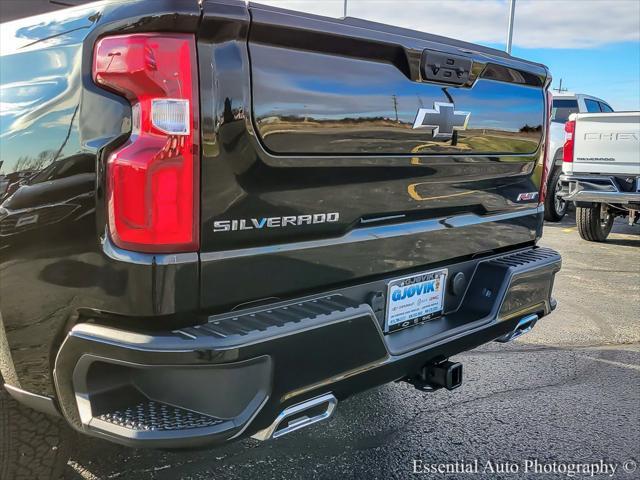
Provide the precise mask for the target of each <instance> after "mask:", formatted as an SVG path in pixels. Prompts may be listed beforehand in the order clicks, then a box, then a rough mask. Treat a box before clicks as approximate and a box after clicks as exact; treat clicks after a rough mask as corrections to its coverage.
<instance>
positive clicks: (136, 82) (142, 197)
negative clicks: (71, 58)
mask: <svg viewBox="0 0 640 480" xmlns="http://www.w3.org/2000/svg"><path fill="white" fill-rule="evenodd" d="M196 68H197V67H196V52H195V38H194V36H193V35H189V34H174V33H167V34H164V33H163V34H155V33H151V34H133V35H118V36H113V37H105V38H103V39H101V40H99V41H98V42H97V43H96V46H95V52H94V61H93V79H94V81H95V82H96V83H97V84H98V85H100V86H102V87H105V88H107V89H109V90H113V91H114V92H116V93H118V94H120V95H123V96H124V97H126V98H127V99H128V100H129V102H130V103H131V107H132V109H131V110H132V123H133V125H132V129H131V137H130V138H129V140H127V142H126V143H125V144H124V145H122V146H121V147H120V148H118V149H117V150H116V151H114V152H113V153H111V155H110V156H109V158H108V160H107V172H106V176H107V211H108V221H109V233H110V234H111V238H112V240H113V242H114V243H115V244H116V245H118V246H119V247H121V248H125V249H128V250H136V251H142V252H185V251H194V250H197V249H198V236H199V232H198V224H199V221H198V220H199V218H198V217H199V215H198V197H197V195H198V193H199V187H198V185H199V162H198V158H199V152H198V146H199V134H198V128H199V125H198V117H199V112H198V110H199V107H198V89H197V78H196V77H197V73H196V72H197V70H196Z"/></svg>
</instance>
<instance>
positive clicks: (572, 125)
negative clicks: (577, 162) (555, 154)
mask: <svg viewBox="0 0 640 480" xmlns="http://www.w3.org/2000/svg"><path fill="white" fill-rule="evenodd" d="M575 131H576V121H575V120H569V121H568V122H567V123H565V124H564V145H563V147H562V161H563V162H573V142H574V139H573V136H574V134H575Z"/></svg>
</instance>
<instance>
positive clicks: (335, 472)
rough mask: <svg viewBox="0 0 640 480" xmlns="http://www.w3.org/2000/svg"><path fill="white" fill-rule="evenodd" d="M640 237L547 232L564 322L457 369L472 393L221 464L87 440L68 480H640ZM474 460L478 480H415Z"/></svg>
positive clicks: (382, 404)
mask: <svg viewBox="0 0 640 480" xmlns="http://www.w3.org/2000/svg"><path fill="white" fill-rule="evenodd" d="M639 233H640V228H638V227H629V226H627V225H625V224H624V223H617V224H616V225H615V226H614V230H613V233H612V234H611V236H610V238H609V241H608V242H607V243H604V244H594V243H588V242H585V241H583V240H581V239H580V237H579V236H578V233H577V231H576V229H575V223H574V218H573V215H570V216H569V217H567V218H566V219H565V220H564V221H563V222H562V223H560V224H548V225H546V227H545V234H544V238H543V241H542V244H543V245H546V246H549V247H552V248H555V249H556V250H558V251H559V252H560V253H561V254H562V256H563V269H562V271H561V272H560V274H559V275H558V277H556V286H555V296H556V298H557V299H558V302H559V306H558V309H557V310H556V311H555V312H554V313H553V315H552V316H549V317H547V318H545V319H543V320H542V321H541V322H540V323H539V324H538V326H536V328H535V329H534V331H533V332H532V333H530V334H528V335H526V336H524V337H522V338H521V339H519V340H518V341H516V342H514V343H511V344H507V345H504V344H491V345H486V346H484V347H482V348H479V349H477V350H474V351H471V352H468V353H466V354H464V355H460V356H458V357H456V358H455V359H456V360H457V361H460V362H463V364H464V366H465V383H464V385H463V386H462V387H461V388H459V389H458V390H456V391H454V392H446V391H438V392H436V393H432V394H425V393H420V392H418V391H416V390H414V389H413V388H412V387H410V386H408V385H405V384H391V385H385V386H383V387H380V388H377V389H374V390H371V391H369V392H366V393H363V394H360V395H358V396H355V397H353V398H351V399H349V400H347V401H345V402H343V403H341V404H340V405H339V406H338V409H337V413H336V415H335V416H334V417H333V418H332V419H331V420H330V421H328V422H326V423H324V424H320V425H317V426H314V427H312V428H310V429H307V430H303V431H300V432H296V433H294V434H292V435H290V436H288V437H285V438H282V439H279V440H276V441H271V442H267V443H259V442H256V441H253V440H245V441H242V442H238V443H235V444H232V445H230V446H228V447H225V448H221V449H217V450H211V451H198V452H187V453H168V452H157V451H150V450H135V451H132V450H128V449H125V448H121V447H118V446H114V445H111V444H108V443H104V442H102V441H97V440H90V439H85V440H83V441H82V442H81V445H80V447H79V449H78V450H77V452H76V454H75V455H74V457H73V458H72V460H71V461H70V462H69V466H68V469H67V474H68V475H67V477H68V478H71V479H79V478H85V479H96V478H99V479H111V478H118V479H125V478H126V479H129V478H132V479H137V480H142V479H152V478H153V479H174V478H181V479H244V478H246V479H283V478H288V479H297V478H331V479H333V478H367V479H369V478H385V479H386V478H410V477H431V478H456V479H458V478H477V477H478V476H481V477H482V476H484V477H485V478H509V479H511V478H521V477H526V478H567V474H566V473H553V467H552V466H553V464H554V462H556V465H560V464H564V465H568V464H575V463H580V464H583V463H589V464H591V463H599V462H600V461H603V462H604V463H610V464H614V465H615V473H613V467H611V468H610V469H609V470H608V475H600V476H597V477H595V478H625V479H629V480H631V479H637V478H640V470H636V465H637V464H640V235H639ZM476 460H477V461H478V470H479V471H478V473H475V474H466V475H465V474H461V473H454V474H451V475H448V476H445V475H439V474H434V473H423V474H414V473H413V472H414V467H415V466H416V465H417V466H418V467H420V466H422V469H423V470H424V468H425V466H427V465H432V464H435V465H439V464H452V465H454V464H455V462H456V461H457V462H459V464H460V465H463V464H469V463H470V464H471V466H472V467H474V463H473V462H474V461H476ZM414 461H416V462H417V463H414ZM527 461H529V462H535V461H537V462H538V463H537V466H536V465H535V464H533V465H532V464H531V463H529V464H526V463H525V462H527ZM420 462H422V463H420ZM487 462H489V463H487ZM527 465H528V474H526V475H525V468H526V467H527ZM546 465H548V467H546ZM451 468H455V467H451ZM536 468H537V469H538V470H536ZM544 468H546V469H547V470H549V471H550V472H551V473H544ZM500 469H503V470H505V469H506V470H508V472H510V473H499V472H498V470H500ZM625 469H626V470H625ZM558 470H560V471H562V467H559V466H556V472H557V471H558ZM587 476H588V475H587ZM574 478H585V477H580V476H576V477H574Z"/></svg>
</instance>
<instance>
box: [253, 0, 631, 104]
mask: <svg viewBox="0 0 640 480" xmlns="http://www.w3.org/2000/svg"><path fill="white" fill-rule="evenodd" d="M255 1H256V3H267V4H270V5H274V6H278V7H282V8H289V9H293V10H300V11H306V12H310V13H316V14H319V15H328V16H332V17H341V16H342V14H343V0H255ZM508 13H509V3H508V0H348V4H347V15H348V16H352V17H359V18H364V19H368V20H374V21H377V22H382V23H389V24H392V25H398V26H402V27H407V28H412V29H415V30H421V31H424V32H429V33H434V34H438V35H443V36H447V37H452V38H459V39H461V40H466V41H470V42H475V43H480V44H483V45H488V46H491V47H494V48H499V49H504V44H505V39H506V30H507V24H508ZM513 43H514V47H513V51H512V53H513V55H515V56H518V57H522V58H525V59H529V60H533V61H537V62H540V63H544V64H545V65H547V66H548V67H549V69H550V70H551V74H552V75H553V78H554V83H553V86H554V87H556V86H557V83H558V81H559V79H560V78H562V79H563V87H567V88H568V89H569V90H571V91H574V92H577V93H587V94H591V95H595V96H597V97H601V98H603V99H605V100H607V101H608V102H609V103H610V104H611V106H612V107H613V108H614V109H616V110H640V0H516V11H515V28H514V37H513Z"/></svg>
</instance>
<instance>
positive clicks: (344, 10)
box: [342, 0, 347, 18]
mask: <svg viewBox="0 0 640 480" xmlns="http://www.w3.org/2000/svg"><path fill="white" fill-rule="evenodd" d="M342 16H343V17H345V18H346V16H347V0H344V7H343V8H342Z"/></svg>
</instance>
